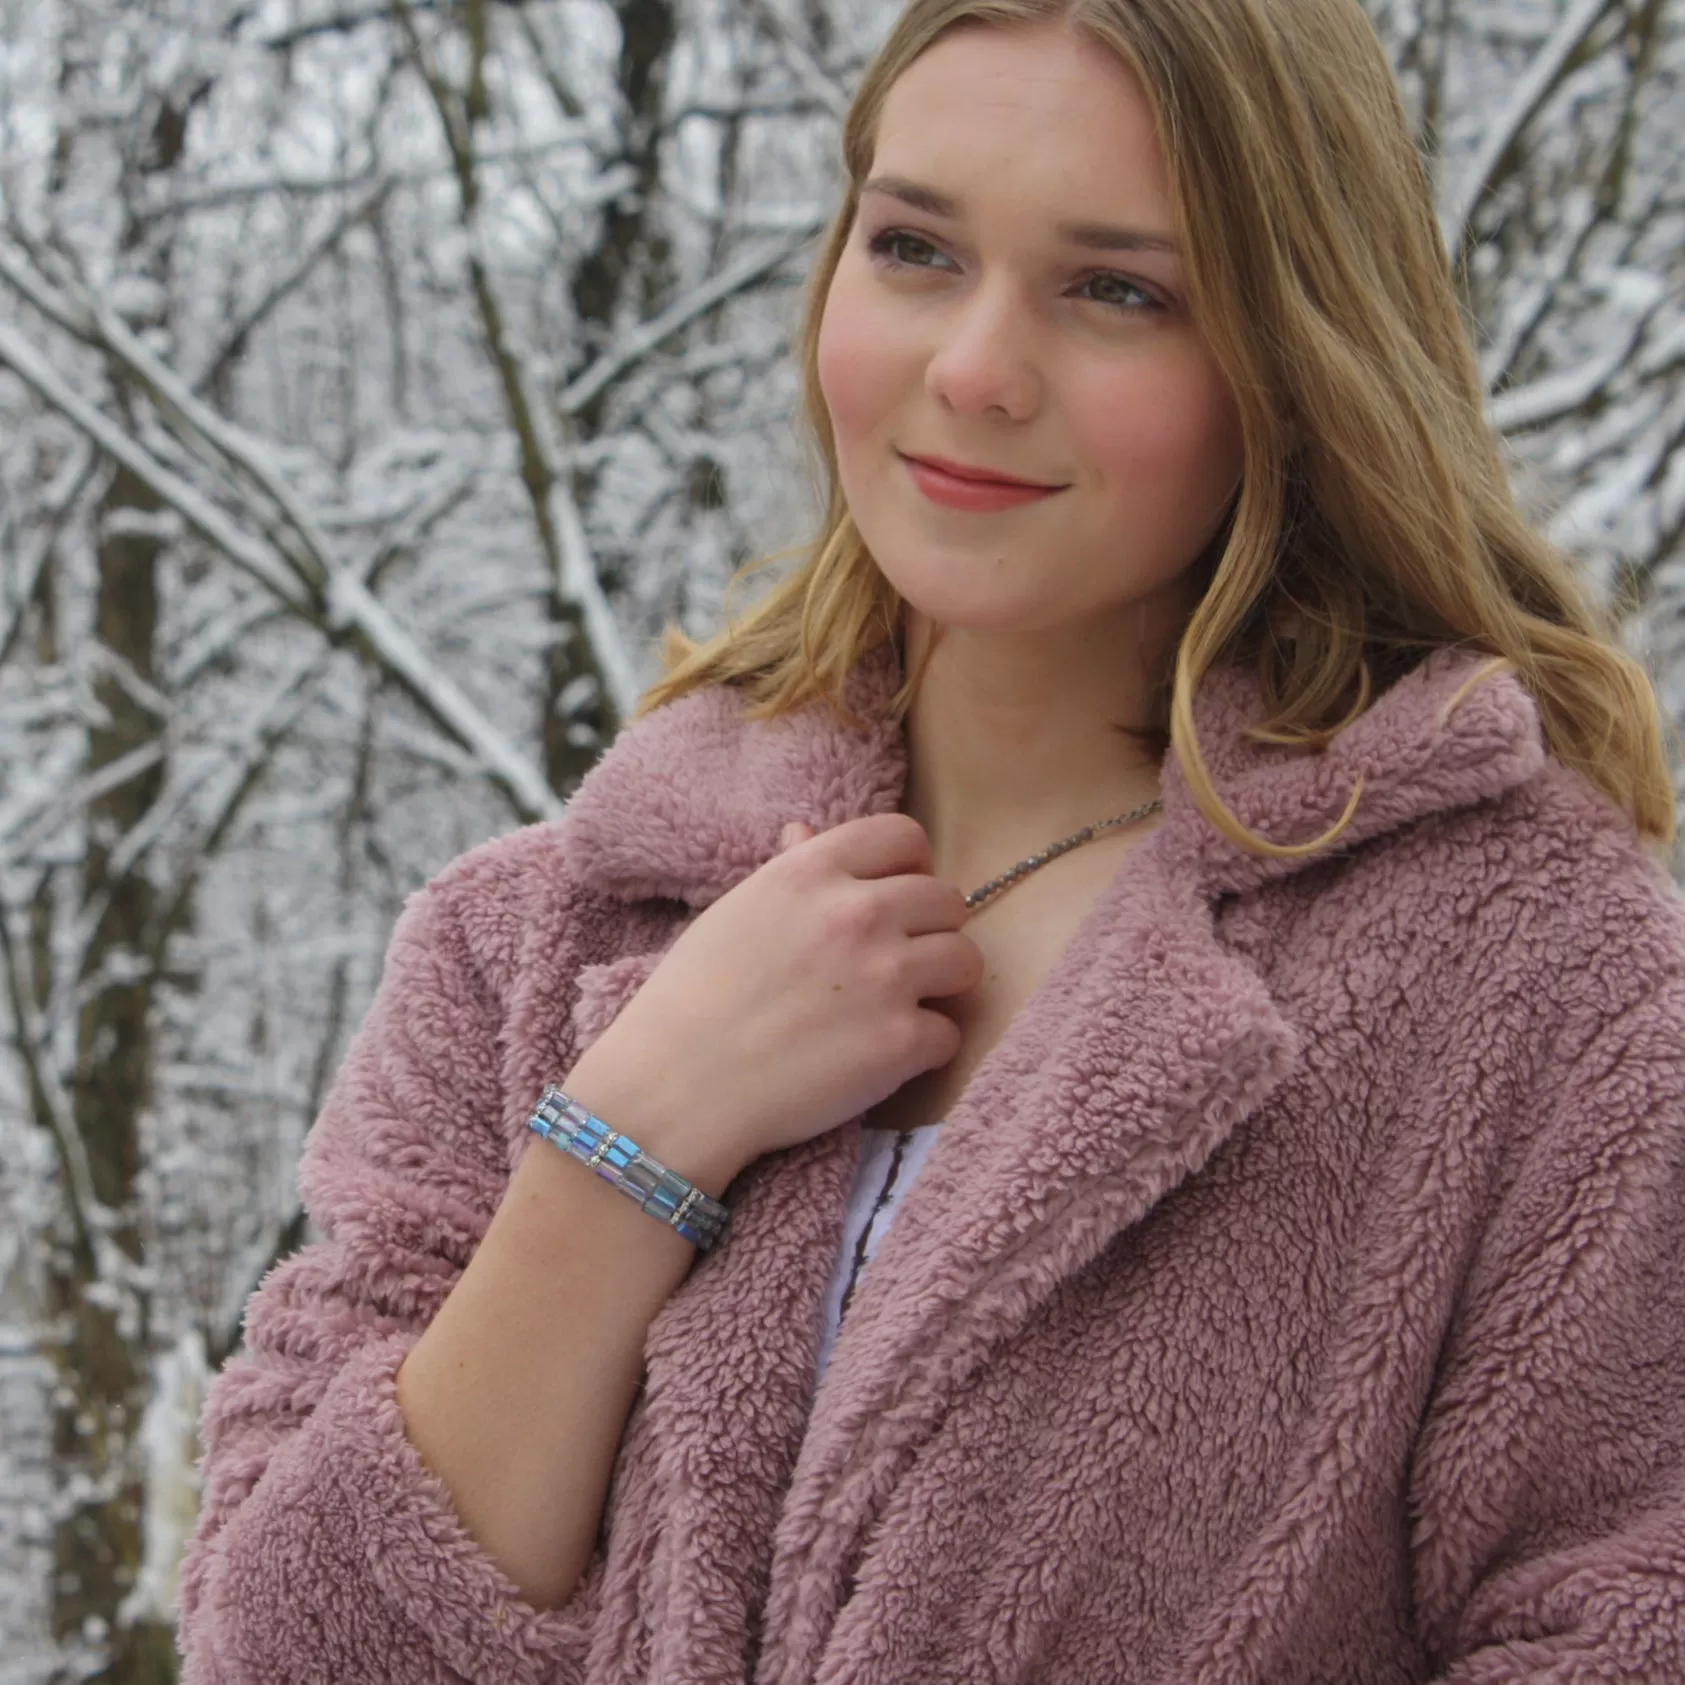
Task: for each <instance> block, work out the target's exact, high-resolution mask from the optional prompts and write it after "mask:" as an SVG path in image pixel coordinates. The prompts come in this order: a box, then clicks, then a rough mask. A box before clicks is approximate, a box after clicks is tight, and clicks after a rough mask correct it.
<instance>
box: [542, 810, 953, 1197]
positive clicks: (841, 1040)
mask: <svg viewBox="0 0 1685 1685" xmlns="http://www.w3.org/2000/svg"><path fill="white" fill-rule="evenodd" d="M966 916H967V909H966V905H965V897H964V895H963V894H962V893H961V891H960V890H959V889H958V888H957V887H956V886H955V885H953V884H951V883H946V882H944V881H942V880H941V879H939V878H936V877H933V876H932V875H931V852H930V840H929V838H928V837H927V836H926V834H925V831H924V827H923V826H922V825H920V824H919V822H918V821H917V820H916V819H913V818H911V817H909V816H908V815H906V814H902V813H888V814H876V815H872V816H870V817H867V818H864V819H852V820H849V821H848V822H847V823H845V824H842V825H838V826H836V827H835V828H834V829H832V830H829V831H826V832H824V833H822V834H818V835H815V834H814V833H813V832H812V830H811V828H810V827H808V826H807V825H804V824H801V823H799V822H795V823H792V824H790V825H786V826H785V828H784V833H783V838H782V843H781V849H780V852H779V853H778V854H776V855H774V856H773V857H772V859H770V860H768V861H767V862H766V864H765V865H763V866H761V867H760V868H759V869H758V870H757V871H755V872H753V873H751V874H750V876H749V877H747V878H745V879H744V880H743V882H742V883H740V884H738V885H737V886H736V887H735V888H733V889H732V890H730V891H729V892H728V893H726V894H725V895H723V896H721V897H720V899H719V900H718V901H716V902H714V903H713V904H712V905H710V906H709V907H707V908H705V909H704V910H703V911H702V912H701V913H700V914H699V915H698V916H697V917H696V919H695V920H694V921H693V922H692V923H691V924H690V925H689V926H688V927H687V928H686V929H685V930H684V931H683V932H682V933H681V934H680V936H679V938H678V940H677V941H676V942H675V943H674V944H673V946H672V947H671V948H670V949H669V950H668V951H667V953H666V954H665V955H663V956H662V959H661V961H660V963H659V964H658V965H657V966H656V968H655V970H654V971H653V972H652V973H651V974H650V976H649V978H648V979H647V980H646V981H645V983H644V985H643V987H642V988H640V989H639V990H638V992H637V994H636V995H634V996H633V997H632V999H631V1001H629V1002H628V1003H627V1005H626V1006H625V1008H624V1009H623V1010H622V1011H621V1013H620V1015H619V1017H617V1018H616V1019H615V1021H614V1022H613V1023H612V1024H611V1025H610V1026H609V1028H608V1029H607V1030H606V1031H604V1032H603V1034H602V1036H601V1037H600V1038H599V1039H598V1040H597V1041H596V1042H594V1043H593V1044H592V1046H591V1047H590V1048H589V1049H588V1050H587V1051H586V1053H585V1054H584V1055H583V1056H582V1057H581V1059H580V1061H579V1064H578V1065H576V1066H575V1067H574V1070H573V1072H572V1073H570V1075H569V1077H568V1080H567V1083H566V1084H565V1086H566V1088H567V1091H568V1092H569V1093H570V1094H572V1095H573V1096H574V1097H575V1098H576V1099H578V1100H580V1101H581V1103H582V1104H585V1105H587V1106H589V1107H590V1109H591V1110H593V1111H597V1110H598V1108H599V1106H601V1107H603V1108H605V1109H604V1110H603V1111H602V1113H601V1115H602V1116H603V1117H604V1119H605V1121H608V1122H610V1123H611V1124H612V1123H613V1122H614V1119H615V1116H616V1110H615V1108H616V1107H617V1105H618V1104H619V1103H620V1099H621V1097H624V1098H625V1100H626V1101H627V1102H635V1107H636V1115H637V1118H638V1122H639V1126H640V1127H646V1128H647V1127H649V1125H650V1124H651V1122H653V1120H655V1119H659V1132H658V1134H657V1135H655V1136H654V1137H653V1138H654V1139H658V1140H659V1143H660V1146H659V1148H657V1147H655V1146H652V1147H651V1150H652V1151H654V1152H656V1153H657V1156H658V1157H665V1156H666V1155H667V1154H669V1153H672V1154H674V1155H675V1157H678V1158H680V1159H681V1161H682V1160H684V1159H689V1160H691V1161H693V1162H696V1163H703V1162H707V1163H714V1164H721V1163H723V1164H727V1165H734V1166H736V1167H737V1168H741V1167H742V1166H743V1165H746V1164H748V1163H749V1162H750V1161H751V1160H753V1159H755V1158H758V1157H759V1156H760V1155H761V1154H763V1153H767V1152H772V1151H774V1150H776V1149H778V1148H780V1147H790V1146H795V1145H797V1144H798V1143H800V1142H802V1141H806V1140H809V1139H811V1138H812V1137H813V1136H815V1135H819V1134H822V1133H823V1132H824V1131H825V1130H827V1129H831V1128H834V1127H835V1126H836V1125H837V1124H839V1123H842V1122H844V1121H845V1120H847V1119H848V1118H851V1117H854V1116H856V1115H857V1114H859V1113H861V1112H864V1111H866V1110H867V1109H868V1108H870V1107H871V1106H874V1105H876V1104H877V1103H878V1102H879V1101H880V1100H883V1099H885V1098H887V1097H888V1096H889V1095H890V1094H893V1093H894V1092H895V1090H896V1089H898V1088H899V1087H900V1086H901V1085H902V1084H903V1083H904V1082H906V1081H908V1080H909V1079H910V1078H912V1077H915V1076H917V1075H919V1074H920V1073H921V1072H923V1071H928V1070H933V1069H935V1068H936V1067H938V1066H941V1065H945V1064H947V1063H948V1061H949V1060H950V1059H952V1058H953V1057H954V1055H955V1054H956V1053H957V1052H958V1051H959V1047H960V1031H959V1027H958V1026H957V1025H956V1024H955V1022H954V1021H953V1019H952V1018H950V1017H949V1016H948V1015H947V1014H946V1013H944V1012H942V1011H940V1010H938V1009H936V1008H934V1007H929V1006H925V1005H923V1004H922V1003H923V1002H924V1001H926V1000H929V999H937V998H942V997H946V996H953V995H962V994H964V993H966V992H967V991H968V990H970V989H973V988H975V987H976V985H977V984H978V982H979V981H980V980H981V978H982V975H983V956H982V953H981V952H980V951H979V949H978V947H977V944H976V943H975V942H973V941H972V940H971V938H970V937H969V936H966V935H965V934H964V933H963V932H962V931H961V929H960V926H961V925H962V924H963V923H964V922H965V919H966ZM622 1115H624V1114H622ZM626 1132H627V1133H628V1134H630V1135H631V1136H632V1137H633V1139H634V1140H639V1141H640V1144H641V1143H642V1140H643V1137H641V1136H640V1135H639V1134H638V1130H637V1128H635V1127H634V1126H633V1124H632V1123H631V1122H630V1121H629V1122H628V1123H627V1124H626Z"/></svg>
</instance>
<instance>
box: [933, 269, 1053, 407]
mask: <svg viewBox="0 0 1685 1685" xmlns="http://www.w3.org/2000/svg"><path fill="white" fill-rule="evenodd" d="M943 327H944V332H943V334H942V337H941V339H940V341H939V343H938V344H937V346H936V349H935V351H934V352H933V353H932V355H931V358H930V361H929V363H928V364H927V365H926V370H925V388H926V390H927V391H928V392H929V393H930V395H931V397H933V398H934V399H936V400H937V402H939V403H941V404H945V405H946V406H947V407H948V408H950V409H953V410H955V411H958V412H959V413H961V414H971V413H975V414H983V413H985V412H988V411H991V410H992V411H995V412H998V413H999V414H1001V415H1003V416H1005V417H1006V418H1007V419H1009V420H1012V421H1027V420H1028V419H1029V418H1030V417H1031V416H1032V415H1034V414H1035V411H1036V408H1037V406H1038V405H1039V404H1040V402H1041V386H1042V382H1041V375H1040V373H1039V371H1038V370H1037V368H1036V366H1035V360H1034V357H1033V355H1032V347H1031V344H1030V337H1031V336H1030V331H1029V326H1028V324H1026V323H1025V322H1024V321H1023V320H1022V311H1021V309H1020V308H1019V307H1018V306H1016V305H1015V303H1014V301H1013V300H1011V299H1010V298H1007V297H1006V296H1004V294H1003V293H1000V292H996V293H995V294H993V295H992V296H991V295H990V294H989V293H988V292H987V290H984V291H979V292H978V293H976V294H974V295H973V296H972V297H971V298H970V299H968V300H967V301H966V302H965V304H964V305H962V306H960V307H958V308H957V309H956V310H955V312H954V313H953V315H952V316H950V317H948V318H947V320H946V321H945V322H944V324H943Z"/></svg>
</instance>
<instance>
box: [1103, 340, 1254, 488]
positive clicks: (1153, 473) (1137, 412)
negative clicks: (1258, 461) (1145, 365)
mask: <svg viewBox="0 0 1685 1685" xmlns="http://www.w3.org/2000/svg"><path fill="white" fill-rule="evenodd" d="M1083 418H1084V419H1083V426H1082V434H1083V440H1084V447H1085V448H1084V454H1085V455H1086V456H1087V457H1088V459H1089V460H1090V461H1091V462H1092V463H1094V464H1095V466H1096V467H1098V468H1099V469H1100V471H1101V472H1102V473H1103V474H1105V475H1106V476H1107V477H1108V478H1110V479H1113V480H1115V481H1117V482H1120V483H1121V484H1124V485H1130V486H1135V487H1142V488H1145V487H1148V486H1157V487H1160V488H1162V489H1163V490H1165V491H1167V492H1172V493H1174V492H1176V491H1178V490H1180V491H1181V492H1184V493H1188V494H1194V495H1197V494H1198V493H1200V492H1201V491H1203V490H1204V489H1205V487H1207V486H1208V485H1213V484H1215V485H1222V486H1225V487H1226V486H1228V485H1230V484H1232V482H1233V480H1234V478H1235V476H1236V475H1237V474H1238V473H1239V462H1240V453H1241V442H1240V426H1239V420H1238V417H1237V416H1236V414H1235V411H1234V405H1233V401H1232V400H1231V399H1230V398H1229V396H1228V393H1227V391H1226V389H1225V388H1223V387H1222V386H1221V384H1220V381H1217V380H1215V379H1213V378H1211V377H1210V376H1209V375H1208V374H1207V371H1205V370H1203V369H1201V370H1191V371H1183V372H1182V373H1181V374H1180V375H1179V376H1178V375H1177V374H1175V373H1173V372H1166V373H1163V374H1160V375H1157V376H1154V377H1152V378H1148V379H1143V378H1140V377H1139V376H1137V378H1135V379H1134V380H1132V381H1131V382H1130V384H1129V387H1128V389H1127V390H1126V391H1123V390H1118V389H1110V388H1108V389H1104V390H1096V391H1093V392H1091V393H1090V394H1088V396H1087V400H1086V401H1085V402H1084V404H1083Z"/></svg>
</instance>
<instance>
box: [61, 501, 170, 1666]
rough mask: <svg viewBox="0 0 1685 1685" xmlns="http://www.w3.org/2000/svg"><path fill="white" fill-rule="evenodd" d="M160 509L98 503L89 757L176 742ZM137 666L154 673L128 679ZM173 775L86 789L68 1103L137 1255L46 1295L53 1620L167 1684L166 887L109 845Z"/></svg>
mask: <svg viewBox="0 0 1685 1685" xmlns="http://www.w3.org/2000/svg"><path fill="white" fill-rule="evenodd" d="M157 508H158V504H157V500H156V499H155V498H154V497H153V495H152V494H151V493H150V492H149V491H148V490H147V489H146V487H144V486H143V485H141V484H140V482H139V481H137V480H136V479H135V478H134V477H133V476H132V475H130V474H129V473H127V471H126V470H123V469H118V470H117V471H116V473H115V474H114V476H113V478H112V482H111V485H110V488H109V490H108V491H107V493H106V495H105V497H104V499H103V500H102V503H101V509H100V517H101V524H100V533H101V536H100V541H99V546H98V567H99V584H98V607H97V617H98V619H97V636H98V640H99V643H100V645H101V646H102V651H103V652H107V653H108V656H109V659H107V660H105V661H104V662H103V664H102V668H101V671H100V673H99V675H98V677H97V679H96V683H95V698H96V700H97V702H98V704H99V706H100V708H101V709H102V710H103V714H104V717H103V718H102V719H100V720H99V721H98V722H97V723H96V724H95V725H94V726H93V728H92V729H91V730H90V731H89V734H88V756H87V770H88V772H89V773H90V774H93V773H98V772H100V771H101V770H103V769H105V768H107V767H110V766H112V765H113V764H114V763H115V762H117V761H119V760H121V759H122V758H123V757H124V756H126V755H130V754H133V753H134V752H135V751H137V750H142V751H144V750H146V749H148V748H151V747H155V746H157V745H160V744H161V742H162V738H163V732H164V727H165V722H164V721H163V720H162V719H161V718H159V717H158V715H157V714H156V713H155V712H154V710H153V709H152V707H150V706H149V705H148V704H147V702H146V701H145V700H144V698H145V696H146V694H147V691H148V688H149V687H150V686H151V685H152V683H153V679H154V637H155V633H156V628H157V621H158V577H157V562H158V554H159V551H160V549H161V547H162V546H161V542H160V540H159V539H158V538H157V537H156V536H155V535H154V534H153V533H152V532H150V531H149V530H147V527H146V524H145V522H146V517H148V516H151V515H153V514H155V513H156V511H157ZM137 517H138V518H139V519H138V520H137ZM125 671H126V673H127V674H128V675H132V679H138V680H139V681H140V683H139V684H136V683H133V682H132V680H131V681H130V682H125V678H124V676H123V675H124V674H125ZM163 781H164V773H163V765H162V761H161V760H159V761H154V762H153V763H152V764H151V765H150V766H145V767H143V769H142V770H140V771H138V772H137V773H135V774H134V775H133V776H131V777H129V778H127V779H124V780H123V781H122V782H120V783H118V784H117V785H116V786H115V787H114V788H112V789H111V790H109V791H107V792H106V793H105V794H103V795H101V796H100V797H98V798H97V799H96V800H95V801H94V802H92V803H91V804H90V807H89V811H88V846H87V853H86V858H85V865H84V874H83V897H82V900H83V908H84V911H85V912H86V913H87V914H89V915H90V917H91V918H92V920H93V928H92V932H91V936H90V939H89V942H88V946H87V949H86V951H85V953H84V954H83V956H82V964H81V968H80V970H81V981H82V985H83V993H84V1005H83V1007H82V1009H81V1013H80V1016H79V1018H78V1022H77V1027H76V1044H77V1059H76V1073H75V1083H74V1088H73V1091H72V1096H71V1109H72V1113H73V1115H74V1118H75V1123H76V1127H77V1130H78V1132H79V1134H80V1137H81V1142H82V1147H83V1150H84V1151H85V1153H86V1156H87V1162H88V1170H89V1180H90V1184H91V1188H92V1192H93V1195H94V1198H95V1200H96V1201H97V1204H98V1207H99V1211H98V1212H96V1213H89V1214H88V1216H89V1217H90V1218H92V1219H95V1220H97V1221H102V1222H103V1223H104V1224H105V1225H107V1232H108V1235H109V1238H110V1240H111V1242H112V1247H113V1250H112V1253H111V1258H112V1259H113V1260H121V1261H122V1262H121V1263H120V1264H119V1266H118V1267H119V1273H126V1272H125V1266H126V1265H132V1266H134V1272H133V1275H132V1279H130V1280H127V1281H123V1280H115V1281H114V1280H110V1279H108V1278H107V1273H108V1272H107V1271H104V1270H102V1269H101V1267H100V1260H99V1258H98V1257H97V1256H96V1255H95V1252H94V1249H93V1248H92V1247H90V1246H88V1245H86V1244H82V1243H79V1242H72V1243H68V1244H65V1245H63V1246H61V1247H59V1248H58V1249H57V1250H56V1252H55V1256H54V1259H53V1261H52V1265H51V1267H50V1270H49V1277H48V1293H49V1299H50V1304H49V1311H50V1314H51V1316H52V1318H53V1321H54V1323H55V1324H57V1325H58V1326H60V1327H61V1328H62V1329H63V1331H64V1337H63V1340H62V1342H61V1343H59V1344H58V1345H56V1346H55V1347H54V1348H53V1356H54V1359H55V1362H56V1365H57V1368H58V1373H59V1387H58V1389H57V1394H56V1397H55V1400H54V1409H53V1454H54V1457H55V1460H56V1462H57V1465H58V1470H59V1480H60V1489H61V1492H62V1494H63V1503H64V1507H63V1509H62V1510H61V1513H60V1517H59V1521H58V1525H57V1527H56V1530H55V1534H54V1541H53V1559H54V1561H53V1569H54V1580H53V1630H54V1634H55V1636H56V1637H58V1638H59V1639H60V1640H61V1641H66V1642H70V1643H75V1642H76V1641H78V1640H80V1641H82V1642H93V1643H104V1644H106V1645H107V1646H108V1649H109V1655H108V1660H107V1663H106V1666H105V1667H104V1669H103V1670H102V1671H101V1672H100V1673H98V1674H97V1675H96V1676H95V1677H96V1678H98V1679H100V1680H102V1681H108V1682H111V1685H163V1682H166V1681H170V1680H173V1679H174V1678H175V1677H176V1665H175V1643H174V1638H173V1635H172V1634H171V1632H170V1630H169V1628H168V1627H165V1626H162V1625H160V1624H157V1623H156V1622H153V1621H150V1620H143V1621H137V1622H135V1623H132V1624H123V1623H122V1622H121V1620H120V1610H121V1608H122V1604H123V1600H124V1598H125V1597H126V1596H127V1595H128V1593H129V1591H130V1590H131V1588H132V1587H133V1585H134V1583H135V1577H136V1574H137V1572H138V1570H139V1568H140V1564H141V1560H142V1554H143V1549H144V1542H145V1535H144V1523H145V1513H144V1506H145V1497H146V1490H145V1469H144V1467H143V1465H142V1462H141V1459H140V1456H139V1447H138V1444H137V1438H138V1433H139V1428H140V1424H141V1418H142V1416H143V1414H144V1412H145V1409H146V1402H147V1393H148V1384H149V1376H148V1369H147V1354H148V1351H149V1349H150V1343H149V1321H150V1309H151V1306H150V1295H149V1292H148V1291H147V1289H146V1287H145V1286H144V1277H143V1276H142V1275H140V1273H139V1271H140V1267H141V1266H142V1265H144V1263H145V1238H144V1233H143V1229H142V1224H141V1219H140V1213H139V1209H138V1206H137V1202H136V1183H137V1178H138V1173H139V1171H140V1167H141V1151H142V1146H141V1119H142V1117H143V1115H144V1112H145V1109H146V1106H147V1104H148V1101H149V1099H150V1096H151V1088H152V1058H153V1046H152V1009H153V991H154V988H155V978H156V969H155V966H154V965H153V963H152V959H151V954H152V950H153V948H154V938H155V930H154V924H155V920H156V917H157V912H158V907H157V901H158V897H157V893H156V891H155V889H154V887H153V885H152V883H151V882H150V880H149V879H148V877H147V875H146V873H145V871H144V869H135V870H125V869H124V868H122V867H121V865H119V864H116V863H114V861H113V855H114V853H115V850H116V849H117V847H118V846H119V845H120V844H121V842H122V840H123V838H124V837H125V836H127V835H128V833H129V832H130V831H131V830H132V829H133V828H134V826H136V825H137V824H138V823H140V821H141V820H142V819H144V818H145V816H146V814H147V812H148V811H149V809H150V808H151V807H152V805H153V803H154V802H155V801H156V800H157V798H158V795H159V793H160V791H161V790H162V788H163ZM96 915H97V916H96Z"/></svg>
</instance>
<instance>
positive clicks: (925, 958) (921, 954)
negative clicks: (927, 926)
mask: <svg viewBox="0 0 1685 1685" xmlns="http://www.w3.org/2000/svg"><path fill="white" fill-rule="evenodd" d="M909 974H910V976H911V978H912V986H913V987H914V988H915V989H916V990H917V991H918V998H919V999H920V1000H926V999H930V998H938V999H939V998H942V997H944V996H949V995H963V994H968V993H969V992H970V991H971V990H972V989H975V988H976V987H977V985H978V984H979V983H980V982H982V980H983V955H982V953H981V952H980V951H979V950H978V947H977V944H976V943H975V942H973V941H972V940H971V938H970V937H969V936H961V935H960V934H959V933H958V932H957V931H948V932H945V933H942V934H939V935H932V936H919V937H915V938H914V939H913V942H912V944H911V958H910V961H909Z"/></svg>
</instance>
